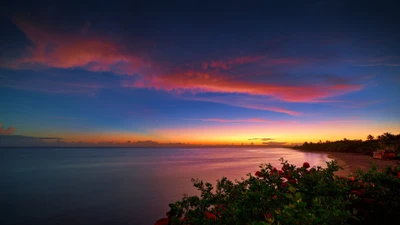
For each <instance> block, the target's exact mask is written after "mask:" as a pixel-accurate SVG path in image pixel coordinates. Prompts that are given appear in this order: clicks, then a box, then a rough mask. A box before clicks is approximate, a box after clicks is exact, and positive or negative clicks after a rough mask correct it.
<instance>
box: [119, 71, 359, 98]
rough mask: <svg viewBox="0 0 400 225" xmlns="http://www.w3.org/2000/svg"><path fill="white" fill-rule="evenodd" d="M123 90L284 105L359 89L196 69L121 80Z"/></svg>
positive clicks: (341, 85) (346, 85) (348, 84)
mask: <svg viewBox="0 0 400 225" xmlns="http://www.w3.org/2000/svg"><path fill="white" fill-rule="evenodd" d="M122 86H124V87H131V88H154V89H156V90H164V91H168V92H175V93H185V92H187V93H193V94H197V93H229V94H247V95H260V96H268V97H272V98H275V99H279V100H282V101H286V102H313V101H318V100H321V99H324V98H329V97H333V96H338V95H343V94H346V93H349V92H353V91H359V90H361V89H362V88H363V85H360V84H350V83H347V82H346V83H336V84H330V83H325V84H323V83H321V84H303V85H298V84H292V85H290V84H272V83H268V82H251V81H243V80H235V79H231V78H229V77H228V76H225V75H224V74H221V73H216V72H203V71H197V70H186V71H177V72H176V73H171V74H166V75H163V76H153V77H144V79H142V80H136V81H133V82H132V81H124V82H123V83H122Z"/></svg>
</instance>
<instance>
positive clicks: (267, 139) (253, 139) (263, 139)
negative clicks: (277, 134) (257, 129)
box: [248, 138, 275, 141]
mask: <svg viewBox="0 0 400 225" xmlns="http://www.w3.org/2000/svg"><path fill="white" fill-rule="evenodd" d="M248 140H249V141H257V140H260V141H272V140H275V138H250V139H248Z"/></svg>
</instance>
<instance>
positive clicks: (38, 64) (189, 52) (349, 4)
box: [0, 0, 400, 146]
mask: <svg viewBox="0 0 400 225" xmlns="http://www.w3.org/2000/svg"><path fill="white" fill-rule="evenodd" d="M117 3H118V4H117ZM0 8H1V9H0V12H1V21H0V29H1V34H2V35H1V36H0V124H1V125H0V135H1V138H2V139H1V140H2V141H3V143H0V146H1V145H6V144H5V143H7V144H9V145H14V144H15V145H18V144H21V145H24V144H25V145H26V144H31V145H38V144H39V145H40V144H43V143H54V142H57V143H72V142H74V143H75V144H77V145H79V144H80V143H77V142H84V143H92V144H100V145H101V144H102V143H104V142H113V143H127V142H128V141H130V143H132V142H137V141H146V140H151V141H155V142H159V143H170V142H173V143H175V142H183V143H191V144H231V143H234V144H241V143H245V144H249V143H251V142H253V143H254V144H265V145H287V144H292V143H302V142H304V141H319V140H323V141H325V140H338V139H343V138H349V139H365V138H366V136H367V135H368V134H373V135H378V134H381V133H383V132H392V133H396V134H397V133H400V104H399V103H400V101H399V99H400V41H399V40H400V25H399V21H400V16H399V13H398V7H397V6H396V1H374V2H369V1H348V0H334V1H329V0H319V1H316V0H314V1H188V0H186V1H174V2H171V1H140V2H137V3H134V1H126V2H118V1H112V2H109V1H108V2H101V1H93V2H87V3H81V2H74V1H67V2H66V3H65V4H64V3H58V2H57V1H40V3H38V2H36V1H29V2H26V3H24V2H23V1H13V2H12V3H2V7H0ZM6 141H7V142H6ZM100 142H101V143H100ZM10 143H11V144H10Z"/></svg>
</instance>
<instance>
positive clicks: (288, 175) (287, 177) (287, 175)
mask: <svg viewBox="0 0 400 225" xmlns="http://www.w3.org/2000/svg"><path fill="white" fill-rule="evenodd" d="M283 177H284V178H286V179H288V180H289V179H290V178H291V177H292V175H291V174H290V173H286V174H285V175H283Z"/></svg>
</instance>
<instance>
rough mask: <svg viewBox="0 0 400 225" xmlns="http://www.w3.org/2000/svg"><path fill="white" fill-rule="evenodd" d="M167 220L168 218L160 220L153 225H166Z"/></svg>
mask: <svg viewBox="0 0 400 225" xmlns="http://www.w3.org/2000/svg"><path fill="white" fill-rule="evenodd" d="M168 222H169V219H168V218H162V219H159V220H157V221H156V223H155V224H154V225H168Z"/></svg>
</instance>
